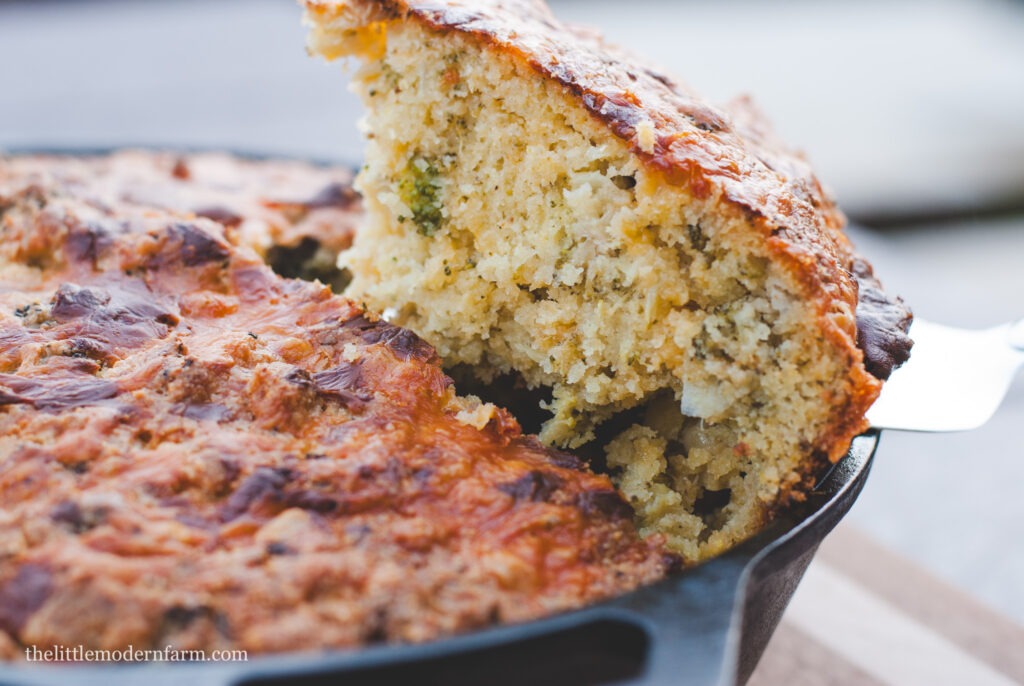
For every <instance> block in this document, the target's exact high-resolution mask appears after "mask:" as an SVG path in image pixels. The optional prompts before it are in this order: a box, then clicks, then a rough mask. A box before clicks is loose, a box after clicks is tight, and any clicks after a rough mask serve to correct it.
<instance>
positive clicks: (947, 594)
mask: <svg viewBox="0 0 1024 686" xmlns="http://www.w3.org/2000/svg"><path fill="white" fill-rule="evenodd" d="M1022 583H1024V580H1022ZM749 684H750V686H776V685H785V686H811V685H814V686H848V685H849V686H883V685H885V686H890V685H891V686H945V685H947V684H948V685H949V686H1014V685H1020V684H1024V627H1022V626H1020V625H1018V624H1016V623H1015V622H1013V621H1011V620H1010V619H1008V618H1006V617H1004V616H1002V615H1001V614H999V613H998V612H996V611H995V610H993V609H991V608H989V607H986V606H984V605H982V604H981V603H980V602H978V601H977V600H975V599H974V598H972V597H970V596H969V595H967V594H966V593H964V592H963V591H961V590H959V589H957V588H954V587H953V586H950V585H949V584H947V583H946V582H944V581H941V580H939V579H937V578H936V577H934V576H932V575H931V574H930V573H928V572H926V571H925V570H924V569H922V568H921V567H919V566H917V565H916V564H914V563H912V562H910V561H909V560H907V559H906V558H904V557H902V556H901V555H899V554H898V553H895V552H893V551H891V550H889V549H887V548H885V547H883V546H881V545H879V544H878V543H876V542H874V541H873V540H871V539H869V538H868V537H867V536H865V535H864V534H862V533H860V532H859V531H857V530H856V529H854V528H853V527H851V526H849V525H844V526H840V527H839V528H837V529H836V531H835V532H833V533H832V534H831V535H830V536H829V537H828V538H827V539H826V540H825V542H824V543H823V544H822V546H821V549H820V551H819V552H818V554H817V556H816V557H815V560H814V562H813V563H811V566H810V567H809V568H808V570H807V574H806V576H805V577H804V580H803V581H802V582H801V584H800V587H799V588H798V589H797V592H796V595H795V596H794V597H793V600H792V602H791V603H790V605H789V607H788V608H787V610H786V613H785V615H784V616H783V619H782V624H781V625H780V626H779V629H778V631H777V632H776V634H775V636H774V637H773V638H772V640H771V642H770V643H769V644H768V648H767V649H766V651H765V654H764V657H763V658H762V659H761V662H760V664H759V665H758V667H757V669H756V670H755V671H754V674H753V676H752V677H751V679H750V682H749Z"/></svg>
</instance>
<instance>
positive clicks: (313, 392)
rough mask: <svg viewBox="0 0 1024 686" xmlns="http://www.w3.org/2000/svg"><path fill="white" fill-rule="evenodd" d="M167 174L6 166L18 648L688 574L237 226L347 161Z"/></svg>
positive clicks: (10, 623)
mask: <svg viewBox="0 0 1024 686" xmlns="http://www.w3.org/2000/svg"><path fill="white" fill-rule="evenodd" d="M204 159H205V162H204ZM167 162H168V160H167V159H166V157H161V156H159V155H155V156H154V155H149V154H145V153H130V154H129V153H124V154H118V155H114V156H113V157H110V158H107V157H103V158H88V159H79V158H69V157H28V158H17V157H15V158H11V157H3V156H0V659H18V658H24V657H25V655H26V648H27V647H29V646H32V645H37V646H40V647H42V648H49V647H52V646H68V647H75V646H83V647H84V648H87V649H100V650H124V649H127V648H129V647H130V648H133V649H135V650H140V651H141V650H156V651H163V649H164V648H165V647H168V646H169V647H171V648H173V649H177V650H182V651H184V650H189V651H191V650H200V649H202V650H207V651H208V654H209V651H211V650H215V649H239V650H245V651H248V652H249V653H258V652H272V651H285V650H302V651H310V650H318V649H324V648H337V647H355V646H362V645H366V644H369V643H376V642H382V641H423V640H428V639H432V638H437V637H440V636H445V635H448V634H451V633H455V632H461V631H468V630H471V629H475V628H480V627H485V626H490V625H492V624H494V623H496V622H508V621H520V620H527V619H533V618H536V617H539V616H542V615H544V614H547V613H551V612H556V611H560V610H566V609H571V608H575V607H578V606H581V605H584V604H586V603H589V602H593V601H595V600H598V599H601V598H606V597H608V596H611V595H615V594H618V593H621V592H625V591H628V590H631V589H633V588H635V587H636V586H637V585H639V584H643V583H646V582H650V581H654V580H656V579H658V578H660V577H661V576H662V574H663V573H664V572H665V571H666V569H667V568H668V567H669V566H670V565H671V564H674V563H675V562H678V560H677V559H674V557H673V556H670V555H666V554H665V553H664V552H663V550H662V549H661V546H660V544H659V541H656V540H647V541H641V540H640V538H639V537H638V536H637V533H636V531H635V528H634V525H633V522H632V521H631V518H632V513H631V511H630V509H629V507H628V505H627V504H626V502H625V501H624V500H623V499H622V497H621V496H620V495H619V494H618V493H617V492H616V491H615V489H614V487H613V486H612V484H611V482H610V481H609V480H608V478H607V477H606V476H601V475H596V474H593V473H592V472H590V471H589V470H588V469H586V468H585V466H584V465H583V464H582V463H581V462H580V461H579V460H577V459H576V458H574V457H572V456H571V455H568V454H565V453H561V452H558V451H556V450H553V449H551V448H548V447H545V446H543V445H542V444H541V443H540V442H539V441H538V440H537V439H536V438H535V437H532V436H528V435H524V434H523V433H522V432H521V430H520V427H519V425H518V424H517V423H516V421H515V420H514V419H513V418H512V417H511V416H510V415H508V414H507V413H506V412H505V411H503V410H500V409H498V408H497V407H495V406H493V405H489V404H485V403H481V402H480V401H479V400H477V399H475V398H471V397H465V396H460V395H457V394H456V393H455V390H454V388H453V386H452V383H451V379H449V378H448V377H446V376H445V375H444V373H443V372H442V370H441V368H440V364H439V360H438V358H437V356H436V355H435V353H434V350H433V349H432V348H431V347H430V346H429V345H428V344H426V343H425V342H424V341H422V340H421V339H420V338H418V337H417V336H415V335H414V334H412V333H411V332H409V331H407V330H405V329H401V328H399V327H397V326H394V325H392V324H389V323H387V322H384V321H382V320H380V319H379V318H378V317H376V316H375V315H373V314H372V313H369V312H366V311H364V310H363V308H362V307H360V306H359V305H357V304H355V303H352V302H350V301H348V300H345V299H344V298H343V297H341V296H338V295H334V294H332V293H331V292H330V290H329V289H328V288H327V287H326V286H324V285H323V284H319V283H309V282H305V281H298V280H293V279H286V278H282V277H280V276H278V275H276V274H274V273H272V272H271V270H270V269H269V268H268V267H267V266H265V265H264V263H263V262H262V261H261V260H260V258H259V256H258V255H257V253H256V252H255V251H253V250H251V249H249V248H246V247H242V246H235V245H232V244H231V243H230V241H228V240H227V235H228V234H229V233H231V231H232V230H235V229H238V228H239V227H240V226H242V225H243V224H244V223H245V221H247V220H255V219H257V218H259V217H262V218H263V219H266V220H267V221H270V222H271V223H273V224H275V226H277V228H276V229H273V230H272V231H271V234H272V235H273V236H282V235H285V234H286V233H287V230H288V229H289V228H296V227H297V226H298V223H299V218H300V217H301V216H305V215H303V214H302V212H300V211H299V210H298V209H296V210H295V213H294V215H293V219H294V220H295V223H290V222H289V221H285V220H283V219H281V218H280V217H278V218H277V219H274V215H273V214H272V213H271V214H267V213H266V212H265V211H264V210H263V209H261V205H262V201H261V197H262V194H263V193H264V192H265V191H267V188H266V187H264V186H262V185H261V184H258V183H256V184H253V185H249V186H247V187H248V191H243V189H242V188H241V187H240V184H241V185H242V186H244V185H245V184H244V183H243V181H244V179H246V178H250V179H254V178H256V177H260V178H277V179H278V181H277V183H276V184H275V185H276V189H277V191H280V192H281V193H285V191H288V193H287V195H285V197H286V198H287V197H291V198H292V199H293V200H295V201H296V202H298V201H301V200H303V199H304V198H308V197H310V196H313V197H316V196H317V195H319V194H320V189H321V187H322V182H323V180H324V179H325V178H330V177H332V176H334V177H335V180H336V181H338V182H339V183H342V184H343V183H344V179H343V175H342V177H341V178H340V179H339V177H337V174H339V173H340V171H339V170H319V171H313V170H309V169H305V168H298V167H294V166H291V165H288V164H284V163H278V162H258V163H257V162H252V163H248V162H239V161H237V160H232V159H229V158H223V159H221V160H220V162H219V163H218V164H219V165H222V166H223V165H226V168H228V169H230V170H232V173H231V174H229V176H228V178H227V179H225V182H226V183H227V184H228V187H227V188H225V189H222V192H219V193H218V192H215V188H216V184H212V183H211V184H209V185H207V184H205V183H204V182H203V181H202V179H204V178H209V177H207V176H205V172H204V166H205V164H206V162H212V159H211V158H203V159H200V158H196V157H191V156H187V157H185V158H183V159H179V160H177V161H171V162H172V163H170V164H168V163H167ZM186 171H188V172H189V173H190V174H191V176H190V177H189V179H190V180H188V181H187V182H183V179H182V178H180V177H181V176H182V175H183V174H184V173H185V172H186ZM207 171H209V170H207ZM161 179H162V181H161ZM302 179H305V180H306V181H308V182H309V183H308V185H306V184H304V183H298V184H297V185H294V186H290V185H289V180H290V181H293V182H296V181H300V180H302ZM331 183H335V181H331ZM289 188H290V189H291V190H288V189H289ZM204 189H205V190H204ZM269 192H272V193H273V191H272V190H271V191H269ZM293 192H294V195H293V194H292V193H293ZM275 194H276V193H275ZM143 196H145V198H144V197H143ZM199 196H203V197H202V198H199ZM278 197H281V196H278ZM146 198H148V199H146ZM197 199H201V200H202V201H203V205H202V206H201V207H200V209H202V208H206V211H204V212H203V214H204V215H205V216H197V213H196V206H195V205H194V201H196V200H197ZM275 202H276V201H275ZM300 204H301V203H300ZM214 208H217V209H216V211H214ZM349 219H350V218H345V217H340V218H338V221H337V225H336V230H337V231H341V230H343V229H344V227H346V226H347V225H348V221H349ZM234 235H235V236H236V237H238V236H239V235H240V234H239V233H238V232H236V233H235V234H234ZM136 659H138V658H136Z"/></svg>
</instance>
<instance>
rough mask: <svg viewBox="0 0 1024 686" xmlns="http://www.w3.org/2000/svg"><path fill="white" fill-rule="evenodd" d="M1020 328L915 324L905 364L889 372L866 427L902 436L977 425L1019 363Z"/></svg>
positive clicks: (985, 418) (1022, 357)
mask: <svg viewBox="0 0 1024 686" xmlns="http://www.w3.org/2000/svg"><path fill="white" fill-rule="evenodd" d="M1022 328H1024V327H1022V326H1021V324H1020V323H1018V324H1017V326H1016V327H1013V326H1011V325H1009V324H1007V325H1004V326H998V327H995V328H993V329H985V330H981V331H968V330H965V329H957V328H953V327H948V326H941V325H939V324H932V323H931V322H927V321H923V320H920V319H918V320H915V321H914V323H913V325H912V326H911V328H910V337H911V338H912V339H913V341H914V348H913V351H912V352H911V355H910V360H908V361H907V363H906V364H904V365H903V366H902V367H900V368H899V369H897V370H896V371H894V372H893V374H892V376H891V377H890V378H889V380H888V381H887V382H886V383H885V385H884V387H883V388H882V394H881V396H880V397H879V398H878V400H877V401H876V402H875V404H874V405H873V406H872V407H871V409H870V410H869V411H868V414H867V417H868V421H870V422H871V426H873V427H875V428H877V429H902V430H905V431H967V430H969V429H975V428H977V427H979V426H981V425H982V424H984V423H985V422H987V421H988V420H989V418H990V417H991V416H992V415H993V414H994V413H995V411H996V409H997V408H998V407H999V403H1000V402H1002V400H1003V397H1004V396H1005V395H1006V391H1007V390H1008V389H1009V387H1010V384H1011V383H1012V381H1013V378H1014V376H1015V374H1016V372H1017V370H1018V369H1019V368H1020V367H1021V365H1022V364H1024V351H1022V350H1021V349H1018V348H1015V347H1014V343H1017V344H1018V345H1019V342H1018V341H1016V338H1018V337H1019V336H1020V330H1021V329H1022Z"/></svg>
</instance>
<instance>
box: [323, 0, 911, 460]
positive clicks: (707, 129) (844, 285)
mask: <svg viewBox="0 0 1024 686" xmlns="http://www.w3.org/2000/svg"><path fill="white" fill-rule="evenodd" d="M305 5H306V7H307V8H308V9H309V11H310V12H312V13H313V15H314V16H321V17H323V16H329V15H330V14H331V13H335V12H339V11H341V10H342V8H343V7H345V6H357V7H360V8H361V9H362V11H363V12H365V13H368V16H370V17H373V18H375V19H378V20H387V19H396V18H400V17H412V18H415V19H416V20H418V21H420V22H422V23H423V24H424V25H426V26H428V27H430V28H432V29H434V30H437V31H440V32H459V33H462V34H465V35H469V36H473V37H475V38H476V39H478V40H479V41H480V42H481V43H482V44H483V45H487V46H489V47H491V48H492V49H494V50H497V51H500V52H502V53H505V54H507V55H511V56H513V58H514V59H517V60H519V61H521V62H522V63H524V64H526V65H528V66H529V67H530V68H532V69H533V70H534V71H536V72H537V73H539V74H540V75H542V76H543V77H545V78H548V79H552V80H554V81H556V82H558V83H560V84H561V85H562V86H563V87H565V88H566V90H567V91H568V92H569V93H571V94H573V95H574V96H575V97H576V98H577V99H578V101H579V103H580V105H581V106H582V107H584V108H586V109H587V110H588V111H589V112H590V113H591V114H592V115H593V116H594V117H595V118H596V119H598V120H599V121H601V122H602V123H603V124H604V125H605V126H607V128H608V129H609V130H610V131H612V132H613V133H614V134H615V135H616V136H618V137H619V138H621V139H623V140H624V141H626V142H627V143H628V144H629V146H630V148H631V149H632V151H633V152H634V153H635V154H636V155H637V156H638V157H639V159H641V160H642V161H643V162H644V163H645V164H646V165H648V166H649V167H650V168H652V169H656V170H658V171H660V172H661V173H662V174H663V176H664V178H665V179H666V181H667V182H668V183H671V184H674V185H677V186H682V187H685V188H687V189H688V190H689V192H690V193H691V194H692V195H693V196H695V197H697V198H701V199H714V200H717V201H718V204H719V208H720V210H721V211H722V212H730V213H733V214H735V215H737V216H741V217H743V218H744V219H745V220H746V221H748V222H749V223H750V225H751V226H752V227H753V228H754V229H755V230H756V231H757V232H758V233H760V235H761V236H762V237H763V240H764V241H765V244H766V246H767V251H768V253H769V254H770V255H772V256H773V257H774V258H775V259H776V261H777V262H778V263H779V264H780V265H782V267H783V268H784V269H785V270H786V271H787V272H788V273H789V274H791V275H792V277H793V280H794V281H795V282H796V283H798V284H800V286H801V287H802V288H803V291H804V295H805V297H806V298H807V300H808V302H812V303H814V306H815V308H816V309H817V313H818V321H819V326H820V328H821V331H822V332H823V334H824V336H825V337H826V338H827V339H828V340H829V341H830V342H831V343H832V344H833V345H834V346H835V347H836V348H837V349H838V350H839V351H844V354H845V355H846V356H847V357H848V359H849V374H848V381H849V383H848V386H847V393H846V394H845V398H834V399H832V398H830V399H828V400H829V401H830V402H831V403H832V405H833V407H834V408H835V409H834V412H833V417H832V419H831V421H830V423H829V426H828V428H827V429H826V431H825V432H824V433H823V435H822V436H821V438H820V440H819V441H817V449H818V450H821V451H823V452H825V453H826V454H828V456H829V457H830V458H831V459H833V460H834V459H838V458H839V457H840V456H841V455H842V454H844V453H845V451H846V449H847V447H848V446H849V442H850V440H851V439H852V437H853V436H855V435H856V434H858V433H860V432H862V431H863V430H864V429H866V428H867V426H868V424H867V422H866V420H865V419H864V413H865V412H866V411H867V409H868V408H869V407H870V406H871V404H872V403H873V402H874V399H875V398H876V397H877V396H878V393H879V391H880V389H881V383H880V382H879V380H878V378H876V376H875V375H872V374H871V373H869V372H868V371H867V369H866V368H865V362H864V353H863V351H862V349H861V348H860V347H859V346H858V327H857V323H858V322H857V309H858V279H857V277H856V276H855V274H854V271H855V261H856V260H857V257H856V255H855V254H854V252H853V249H852V247H851V245H850V243H849V241H848V240H847V238H846V236H845V235H844V233H843V231H842V229H843V225H844V223H845V219H844V217H843V215H842V214H841V213H840V212H839V210H838V209H837V208H836V206H835V204H834V202H833V201H832V199H831V198H830V197H829V196H828V195H827V194H826V192H825V191H824V190H823V188H822V186H821V184H820V183H819V181H818V179H817V177H816V176H815V175H814V173H813V171H812V170H811V168H810V166H809V165H808V164H807V163H806V162H805V161H804V160H803V159H801V158H800V157H799V156H797V155H795V154H793V153H792V152H790V151H789V150H787V149H786V148H785V147H784V146H782V145H781V144H780V143H779V142H778V141H777V140H775V139H774V138H773V136H772V134H771V132H770V129H769V127H768V126H767V125H766V124H765V123H764V121H763V119H762V118H761V117H760V116H759V115H758V113H757V112H756V111H755V110H754V109H753V107H752V106H751V104H750V102H749V101H747V100H739V101H736V102H734V103H732V104H731V105H730V107H728V108H727V109H720V108H717V107H715V106H713V105H710V104H708V103H707V102H705V101H704V100H703V99H701V98H700V97H699V96H698V95H696V94H695V93H694V92H692V91H691V90H689V89H688V88H687V87H685V86H684V85H682V84H680V83H678V82H677V81H675V80H674V79H673V78H672V77H670V76H668V75H666V74H664V73H662V72H660V71H658V70H657V69H655V68H652V67H651V66H649V65H647V64H645V63H644V62H643V61H642V60H641V59H639V58H637V57H636V56H634V55H631V54H627V53H626V52H625V51H623V50H622V49H620V48H617V47H613V46H610V45H608V44H606V43H604V42H603V41H602V39H601V37H600V36H599V35H597V34H596V33H595V32H593V31H588V30H586V29H582V28H579V27H574V26H570V25H567V24H564V23H562V22H560V21H558V20H557V19H556V18H555V17H554V15H552V14H551V12H550V10H549V9H548V8H547V6H546V5H545V4H544V3H543V2H541V1H540V0H473V2H468V1H466V0H456V1H454V2H453V1H450V0H305ZM642 128H643V129H644V130H645V132H646V133H643V132H641V129H642ZM873 283H874V284H876V285H877V282H873ZM876 293H877V294H881V295H882V298H883V300H884V302H885V308H887V309H888V310H889V312H890V314H891V316H890V317H889V318H888V321H889V323H888V324H886V325H885V326H884V328H885V332H884V333H883V335H882V336H881V338H882V339H886V340H889V341H890V343H891V344H892V346H893V347H894V348H895V349H897V350H898V349H900V348H903V349H904V352H905V351H906V350H909V339H907V338H906V336H905V332H906V330H907V328H908V327H909V321H910V316H909V311H908V310H907V309H906V308H905V307H904V306H903V304H902V302H900V301H899V300H898V299H895V298H887V297H885V296H884V294H882V291H881V290H876ZM879 321H880V320H879V319H877V318H875V319H874V320H873V325H877V324H878V322H879ZM881 357H882V358H885V357H886V355H882V356H881ZM889 357H891V358H892V359H891V360H890V361H889V364H890V369H891V365H892V364H893V363H894V362H898V361H901V360H899V358H900V357H901V355H900V354H899V353H896V354H895V355H890V356H889ZM902 358H903V359H905V358H906V355H905V354H903V355H902ZM882 368H883V367H876V372H877V371H878V369H882ZM878 376H879V377H881V378H885V377H886V376H888V370H885V371H884V372H883V373H879V374H878Z"/></svg>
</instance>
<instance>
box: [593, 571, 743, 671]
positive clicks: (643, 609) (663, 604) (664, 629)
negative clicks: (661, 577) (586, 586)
mask: <svg viewBox="0 0 1024 686" xmlns="http://www.w3.org/2000/svg"><path fill="white" fill-rule="evenodd" d="M749 562H750V556H749V555H748V554H743V553H742V552H739V553H736V554H730V555H726V556H724V557H720V558H717V559H714V560H712V561H710V562H708V563H706V564H703V565H701V566H699V567H697V568H695V569H693V570H690V571H688V572H687V573H686V574H684V575H682V576H678V577H676V578H673V579H670V580H666V581H663V582H661V583H659V584H655V585H654V586H650V587H648V588H643V589H640V590H639V591H635V592H634V593H632V594H630V595H628V596H624V597H623V598H620V599H617V600H614V601H612V602H611V603H608V604H607V605H606V606H604V608H607V609H609V610H610V609H613V608H614V610H615V613H614V614H613V615H612V616H614V617H618V618H619V619H621V620H624V621H628V622H630V623H633V624H636V625H638V626H640V627H643V629H644V630H645V632H646V635H647V646H646V648H647V649H646V655H645V659H644V660H643V666H642V669H641V672H640V673H639V674H637V675H636V676H634V677H633V678H631V679H630V680H629V681H627V682H625V683H629V684H635V685H637V686H639V685H644V686H647V685H650V686H657V685H661V684H673V683H676V684H687V685H690V684H692V685H694V686H732V685H733V684H735V683H736V677H737V656H738V654H739V649H740V634H741V631H740V629H741V623H742V615H743V599H744V597H745V594H744V593H742V592H741V591H742V587H743V585H744V576H745V570H746V568H747V565H748V563H749ZM604 608H603V609H604Z"/></svg>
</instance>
